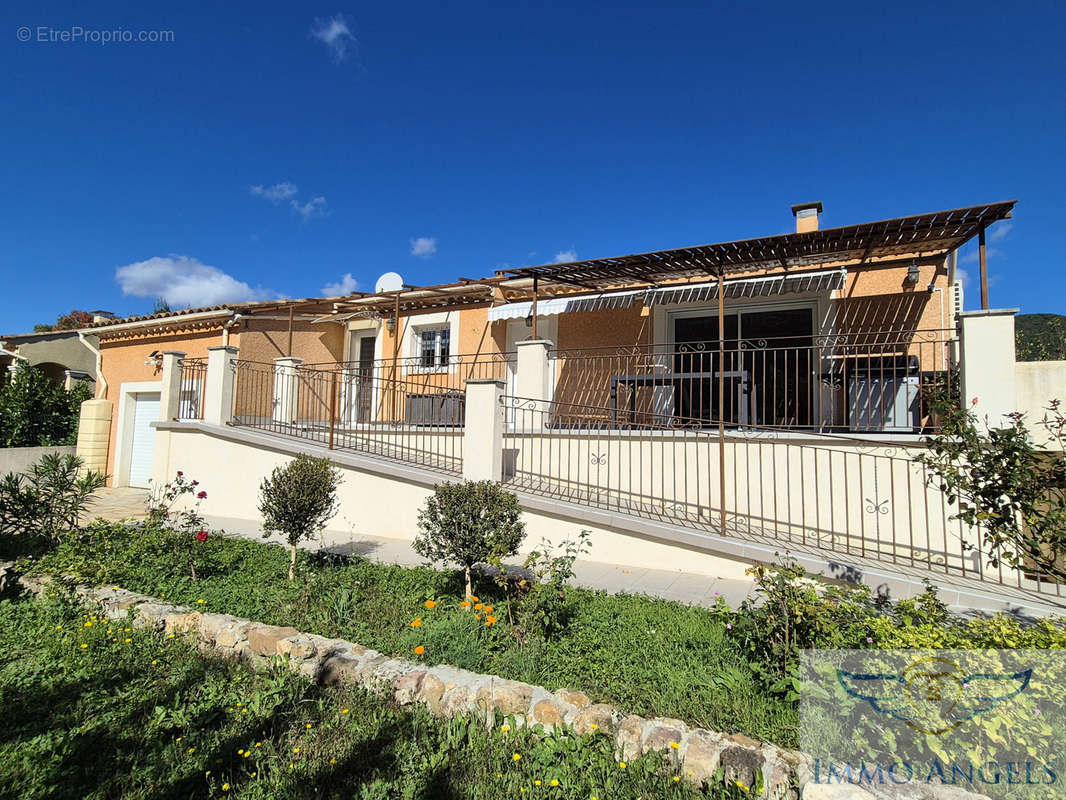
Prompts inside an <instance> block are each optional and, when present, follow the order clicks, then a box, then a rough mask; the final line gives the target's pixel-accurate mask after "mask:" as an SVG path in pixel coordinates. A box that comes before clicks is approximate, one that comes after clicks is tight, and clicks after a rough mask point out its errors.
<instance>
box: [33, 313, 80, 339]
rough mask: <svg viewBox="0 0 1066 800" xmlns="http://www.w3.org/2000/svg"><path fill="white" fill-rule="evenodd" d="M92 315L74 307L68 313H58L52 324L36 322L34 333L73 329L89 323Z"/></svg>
mask: <svg viewBox="0 0 1066 800" xmlns="http://www.w3.org/2000/svg"><path fill="white" fill-rule="evenodd" d="M92 321H93V315H92V314H90V313H89V312H88V311H82V310H80V309H77V308H75V309H74V310H72V311H71V312H70V313H69V314H60V315H59V317H57V318H56V321H55V324H54V325H48V324H43V325H41V324H38V325H34V326H33V332H34V333H47V332H48V331H73V330H76V329H78V328H84V327H86V326H88V325H91V324H92Z"/></svg>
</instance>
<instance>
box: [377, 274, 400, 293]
mask: <svg viewBox="0 0 1066 800" xmlns="http://www.w3.org/2000/svg"><path fill="white" fill-rule="evenodd" d="M402 288H403V278H402V277H400V273H398V272H386V273H385V274H384V275H382V276H381V277H380V278H378V279H377V282H376V283H375V284H374V291H375V292H396V291H399V290H400V289H402Z"/></svg>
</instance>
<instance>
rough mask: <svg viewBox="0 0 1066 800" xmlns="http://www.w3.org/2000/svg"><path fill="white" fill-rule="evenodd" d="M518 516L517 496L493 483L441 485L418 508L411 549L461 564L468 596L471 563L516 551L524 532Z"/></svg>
mask: <svg viewBox="0 0 1066 800" xmlns="http://www.w3.org/2000/svg"><path fill="white" fill-rule="evenodd" d="M521 516H522V509H521V507H520V506H519V505H518V497H517V496H516V495H514V494H512V493H511V492H508V491H505V490H504V489H501V488H500V487H499V486H498V485H496V484H495V483H493V482H492V481H467V482H463V483H442V484H439V485H438V486H437V487H436V488H435V489H434V490H433V496H432V497H430V498H428V499H427V500H426V502H425V504H424V505H423V506H422V509H421V510H420V511H419V512H418V529H419V531H420V533H419V535H418V536H417V537H416V538H415V541H414V550H415V552H416V553H418V554H419V555H421V556H424V557H425V558H428V559H429V560H430V561H431V562H433V563H435V564H436V563H444V564H456V565H458V566H459V567H461V568H462V569H463V574H464V577H465V579H466V598H467V600H469V599H470V598H471V596H472V595H473V589H472V587H471V580H470V571H471V569H472V568H473V566H474V564H478V563H485V562H489V561H498V560H499V559H501V558H504V557H506V556H513V555H514V554H515V553H517V552H518V548H519V546H520V545H521V544H522V539H523V538H525V535H526V526H525V525H524V524H523V523H522V520H521Z"/></svg>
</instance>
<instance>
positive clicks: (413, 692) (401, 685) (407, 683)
mask: <svg viewBox="0 0 1066 800" xmlns="http://www.w3.org/2000/svg"><path fill="white" fill-rule="evenodd" d="M425 677H426V671H425V670H424V669H416V670H415V671H414V672H408V673H407V674H406V675H401V676H400V677H398V678H397V679H396V680H394V681H393V682H392V688H393V689H394V690H395V692H394V695H393V696H394V697H395V698H396V702H397V703H399V704H400V705H401V706H408V705H411V703H413V702H415V700H416V699H417V698H418V691H419V689H420V688H422V681H423V680H424V679H425Z"/></svg>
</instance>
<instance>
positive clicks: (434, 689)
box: [418, 672, 444, 714]
mask: <svg viewBox="0 0 1066 800" xmlns="http://www.w3.org/2000/svg"><path fill="white" fill-rule="evenodd" d="M442 697H444V681H442V680H441V679H440V678H438V677H437V676H436V675H434V674H433V673H432V672H427V673H426V675H425V677H423V678H422V685H421V687H419V690H418V699H419V700H421V701H422V702H423V703H425V705H426V708H428V709H429V713H430V714H440V710H441V709H440V701H441V698H442Z"/></svg>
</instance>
